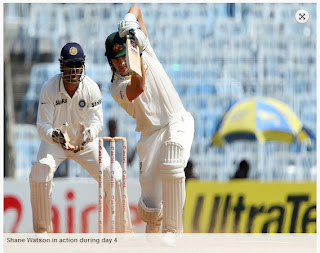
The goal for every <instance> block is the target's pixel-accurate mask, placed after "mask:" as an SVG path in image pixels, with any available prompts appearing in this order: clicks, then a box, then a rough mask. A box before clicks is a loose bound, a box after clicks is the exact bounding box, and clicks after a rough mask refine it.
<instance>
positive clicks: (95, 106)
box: [86, 84, 103, 141]
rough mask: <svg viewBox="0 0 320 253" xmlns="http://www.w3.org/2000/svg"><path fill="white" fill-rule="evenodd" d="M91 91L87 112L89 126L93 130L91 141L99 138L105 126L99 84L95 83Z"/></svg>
mask: <svg viewBox="0 0 320 253" xmlns="http://www.w3.org/2000/svg"><path fill="white" fill-rule="evenodd" d="M93 87H95V88H94V89H92V90H91V91H92V92H91V99H90V101H91V102H90V104H89V105H88V112H87V120H86V122H87V124H86V125H87V128H89V129H90V132H91V141H92V140H94V139H95V138H97V137H98V136H99V134H100V132H101V130H102V126H103V112H102V103H101V92H100V89H99V87H98V85H97V84H95V85H94V86H93Z"/></svg>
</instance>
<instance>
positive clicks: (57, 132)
mask: <svg viewBox="0 0 320 253" xmlns="http://www.w3.org/2000/svg"><path fill="white" fill-rule="evenodd" d="M67 129H68V123H67V122H66V123H64V124H63V125H62V126H61V128H55V129H54V130H53V132H52V140H53V141H54V142H56V143H58V144H59V145H60V146H61V147H62V148H63V149H65V150H71V151H73V150H74V149H75V147H74V146H73V145H72V144H71V143H70V138H69V136H68V133H67Z"/></svg>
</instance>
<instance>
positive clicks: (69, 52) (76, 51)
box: [59, 42, 85, 62]
mask: <svg viewBox="0 0 320 253" xmlns="http://www.w3.org/2000/svg"><path fill="white" fill-rule="evenodd" d="M84 58H85V55H84V52H83V49H82V47H81V46H80V45H79V44H78V43H75V42H69V43H67V44H66V45H64V47H63V48H62V49H61V54H60V59H59V60H60V61H62V62H68V61H84Z"/></svg>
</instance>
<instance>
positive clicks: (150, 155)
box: [105, 5, 194, 233]
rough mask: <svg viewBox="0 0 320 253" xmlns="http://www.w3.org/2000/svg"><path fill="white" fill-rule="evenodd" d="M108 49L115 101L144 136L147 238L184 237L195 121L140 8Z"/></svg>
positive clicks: (142, 157) (143, 214)
mask: <svg viewBox="0 0 320 253" xmlns="http://www.w3.org/2000/svg"><path fill="white" fill-rule="evenodd" d="M131 30H133V33H132V31H131ZM129 31H130V33H129ZM130 34H134V35H132V36H133V37H134V39H135V40H136V42H137V44H138V46H139V49H140V60H141V63H142V64H141V69H142V78H139V77H138V76H135V75H132V76H131V75H129V70H128V68H127V65H126V57H125V55H126V48H125V44H124V41H125V37H126V35H130ZM161 43H162V42H161ZM105 47H106V53H105V55H106V56H107V58H108V61H109V64H110V67H111V70H112V72H113V76H112V80H111V88H110V89H111V95H112V97H113V98H114V99H115V100H116V101H117V102H118V104H119V105H120V106H121V107H122V108H123V109H124V110H126V111H127V113H128V114H129V115H131V116H132V117H133V118H134V119H135V120H136V131H137V132H141V138H140V140H139V141H138V143H137V150H138V155H139V159H140V175H139V179H140V185H141V197H140V200H139V204H138V213H139V215H140V217H141V219H142V220H143V221H145V222H146V223H147V226H146V232H147V233H159V232H161V222H162V232H164V233H166V232H170V233H183V223H182V222H183V221H182V215H183V206H184V202H185V174H184V168H185V166H186V164H187V161H188V159H189V156H190V149H191V144H192V141H193V135H194V119H193V117H192V115H191V114H190V113H189V112H187V111H186V110H185V108H184V107H183V104H182V102H181V100H180V98H179V95H178V93H177V92H176V91H175V89H174V87H173V85H172V83H171V81H170V79H169V77H168V76H167V74H166V72H165V71H164V69H163V67H162V65H161V64H160V62H159V61H158V59H157V57H156V55H155V53H154V51H153V49H152V47H151V45H150V43H149V39H148V36H147V31H146V27H145V24H144V22H143V19H142V15H141V10H140V8H139V7H138V6H137V5H133V6H131V8H130V10H129V12H128V13H127V14H126V15H125V17H124V20H123V21H121V22H120V23H119V24H118V32H115V33H112V34H110V35H109V36H108V38H107V39H106V41H105Z"/></svg>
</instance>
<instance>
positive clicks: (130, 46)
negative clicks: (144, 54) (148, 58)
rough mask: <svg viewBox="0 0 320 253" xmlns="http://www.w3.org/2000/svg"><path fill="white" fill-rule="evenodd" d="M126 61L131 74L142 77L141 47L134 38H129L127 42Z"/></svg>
mask: <svg viewBox="0 0 320 253" xmlns="http://www.w3.org/2000/svg"><path fill="white" fill-rule="evenodd" d="M126 60H127V65H128V69H129V71H130V74H131V75H132V74H133V73H134V74H135V75H137V76H139V77H142V73H141V63H140V54H139V47H138V45H137V43H136V42H135V40H134V39H133V38H130V36H127V40H126Z"/></svg>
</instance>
